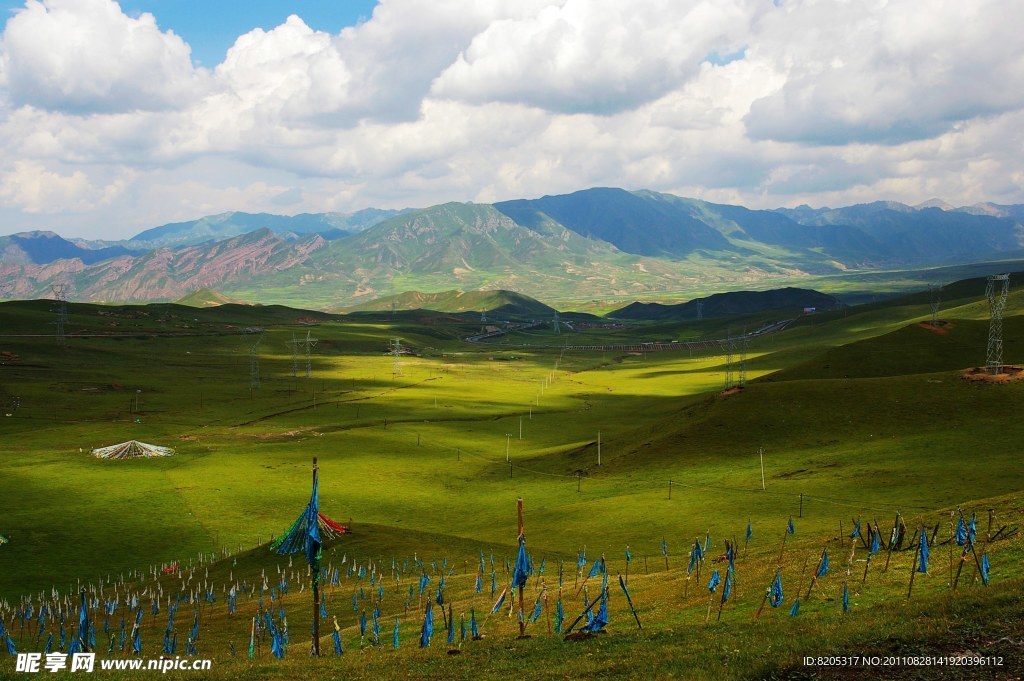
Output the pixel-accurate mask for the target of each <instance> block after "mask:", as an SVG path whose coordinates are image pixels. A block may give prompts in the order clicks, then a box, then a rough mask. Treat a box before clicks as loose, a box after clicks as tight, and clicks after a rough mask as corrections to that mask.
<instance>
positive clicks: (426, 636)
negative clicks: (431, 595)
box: [420, 601, 434, 648]
mask: <svg viewBox="0 0 1024 681" xmlns="http://www.w3.org/2000/svg"><path fill="white" fill-rule="evenodd" d="M433 606H434V604H433V602H432V601H427V610H426V612H425V613H424V615H423V628H422V629H421V630H420V648H426V647H427V646H429V645H430V637H431V636H433V635H434V618H433V614H432V612H431V608H432V607H433Z"/></svg>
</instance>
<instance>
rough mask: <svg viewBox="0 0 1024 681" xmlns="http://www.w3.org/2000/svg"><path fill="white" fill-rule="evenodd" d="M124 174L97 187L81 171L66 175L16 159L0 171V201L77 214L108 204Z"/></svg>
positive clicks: (28, 209) (39, 210)
mask: <svg viewBox="0 0 1024 681" xmlns="http://www.w3.org/2000/svg"><path fill="white" fill-rule="evenodd" d="M125 185H126V177H119V178H115V179H114V180H112V181H111V182H110V183H109V184H107V185H105V186H96V185H94V184H93V182H92V181H91V180H90V179H89V177H88V176H87V175H86V174H85V173H84V172H82V171H81V170H76V171H74V172H72V173H70V174H68V175H62V174H60V173H59V172H57V171H54V170H50V169H48V168H46V167H45V166H44V165H43V164H41V163H36V162H34V161H15V162H14V164H13V166H12V167H11V168H10V169H9V170H7V171H6V172H4V173H2V174H0V203H3V204H4V205H6V206H13V207H16V208H19V209H21V210H23V211H24V212H26V213H80V212H84V211H89V210H93V209H95V208H97V207H99V206H103V205H109V204H110V203H111V202H113V201H115V200H116V199H117V198H118V197H119V196H120V194H121V193H122V192H123V191H124V188H125Z"/></svg>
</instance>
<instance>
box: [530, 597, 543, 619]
mask: <svg viewBox="0 0 1024 681" xmlns="http://www.w3.org/2000/svg"><path fill="white" fill-rule="evenodd" d="M543 606H544V604H543V603H541V600H540V597H538V598H537V602H536V603H534V604H533V615H531V616H530V624H533V623H535V622H536V621H537V620H538V619H540V613H541V609H542V608H543Z"/></svg>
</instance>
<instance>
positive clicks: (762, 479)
mask: <svg viewBox="0 0 1024 681" xmlns="http://www.w3.org/2000/svg"><path fill="white" fill-rule="evenodd" d="M757 455H758V456H759V457H761V489H762V490H764V489H765V486H764V447H758V448H757ZM800 500H801V503H803V495H801V496H800Z"/></svg>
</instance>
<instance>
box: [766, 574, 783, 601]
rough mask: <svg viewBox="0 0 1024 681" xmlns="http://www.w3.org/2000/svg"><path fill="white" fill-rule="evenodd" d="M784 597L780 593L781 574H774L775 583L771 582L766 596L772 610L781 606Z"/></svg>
mask: <svg viewBox="0 0 1024 681" xmlns="http://www.w3.org/2000/svg"><path fill="white" fill-rule="evenodd" d="M783 598H784V596H783V593H782V573H781V572H776V573H775V581H774V582H772V586H771V589H770V591H769V594H768V602H769V603H770V604H771V606H772V607H773V608H777V607H779V605H781V604H782V600H783Z"/></svg>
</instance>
